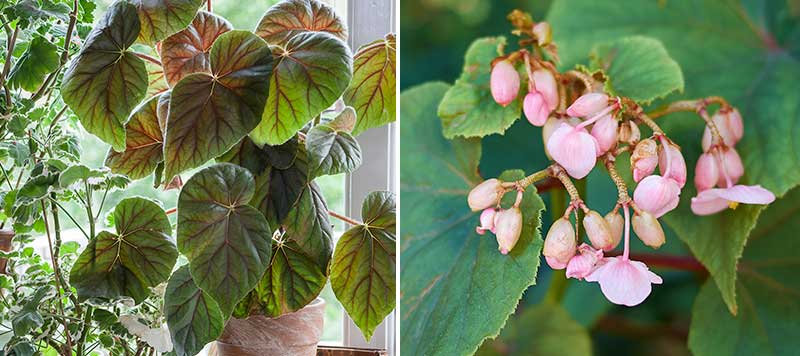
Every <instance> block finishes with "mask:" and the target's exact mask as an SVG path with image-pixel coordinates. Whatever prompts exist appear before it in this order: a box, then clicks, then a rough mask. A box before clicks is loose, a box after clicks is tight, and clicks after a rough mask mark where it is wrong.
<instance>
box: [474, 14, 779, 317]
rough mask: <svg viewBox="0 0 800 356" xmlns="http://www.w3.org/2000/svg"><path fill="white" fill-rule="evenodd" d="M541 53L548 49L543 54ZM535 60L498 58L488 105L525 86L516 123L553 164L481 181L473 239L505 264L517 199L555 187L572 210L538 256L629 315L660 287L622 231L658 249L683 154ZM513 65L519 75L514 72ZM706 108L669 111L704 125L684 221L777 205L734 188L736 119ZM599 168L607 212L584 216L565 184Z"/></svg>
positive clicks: (624, 105) (591, 85) (587, 87)
mask: <svg viewBox="0 0 800 356" xmlns="http://www.w3.org/2000/svg"><path fill="white" fill-rule="evenodd" d="M537 28H538V30H537ZM520 31H521V33H525V34H528V35H529V36H530V37H531V38H532V39H533V40H532V42H533V43H538V44H539V45H540V46H541V45H542V43H541V42H542V39H546V40H547V41H548V43H549V38H550V33H549V26H547V25H546V23H538V24H533V30H531V31H525V30H524V29H523V30H520ZM537 31H538V32H537ZM547 48H548V49H550V50H552V48H554V47H552V45H550V44H548V47H547ZM538 53H539V52H537V51H534V52H528V51H527V50H526V49H521V50H519V51H517V52H514V53H512V54H510V55H508V56H503V57H499V58H497V59H496V60H495V61H494V62H493V67H492V71H491V78H490V89H491V93H492V96H493V98H494V100H495V101H496V102H497V103H498V104H500V105H503V106H506V105H509V104H511V103H512V102H514V101H515V100H517V99H518V98H517V96H518V93H519V91H520V88H521V87H522V86H523V85H525V86H526V88H527V93H526V94H525V97H524V99H523V112H524V115H525V117H526V118H527V120H528V121H529V122H530V123H531V124H532V125H534V126H537V127H542V135H543V142H544V146H545V153H546V154H547V155H548V157H550V158H551V159H552V160H553V161H554V163H553V164H552V165H551V166H549V167H548V168H546V169H544V170H542V171H540V172H537V173H534V174H532V175H531V176H529V177H526V178H525V179H522V180H520V181H516V182H502V181H500V180H498V179H489V180H487V181H485V182H483V183H481V184H480V185H478V186H477V187H475V188H474V189H473V190H472V191H471V192H470V194H469V198H468V203H469V206H470V208H471V209H472V210H473V211H482V212H481V214H480V226H478V227H477V228H476V231H477V232H478V234H481V235H483V234H485V233H486V232H487V231H490V232H492V233H494V234H495V235H496V237H497V242H498V246H499V247H498V249H499V250H500V252H501V253H503V254H508V253H509V252H510V251H511V249H513V248H514V245H515V244H516V242H517V240H518V239H519V237H520V233H521V226H522V212H521V211H520V209H519V206H520V201H521V200H522V192H523V191H524V190H525V188H526V187H527V186H528V185H530V184H532V183H533V182H535V181H537V180H541V179H545V178H550V179H555V180H558V181H559V182H560V183H561V184H562V185H563V186H564V188H565V189H566V191H567V193H568V194H569V196H570V204H569V205H568V206H567V208H566V211H564V213H563V215H562V216H561V217H560V218H558V219H557V220H556V221H555V222H554V223H553V225H552V226H551V228H550V230H549V231H548V233H547V236H546V238H545V241H544V248H543V251H542V254H543V255H544V257H545V260H546V261H547V264H548V265H549V266H550V267H551V268H553V269H566V276H567V277H568V278H575V279H578V280H585V281H588V282H597V283H599V284H600V288H601V290H602V291H603V294H604V295H605V296H606V297H607V298H608V300H610V301H611V302H613V303H616V304H621V305H627V306H634V305H637V304H639V303H642V302H643V301H644V300H645V299H646V298H647V296H648V295H649V294H650V292H651V290H652V284H660V283H662V280H661V278H660V277H659V276H658V275H656V274H655V273H653V272H651V271H650V270H649V269H648V267H647V265H646V264H645V263H643V262H640V261H634V260H631V258H630V252H629V251H630V230H631V228H633V231H634V232H635V233H636V235H637V236H638V238H639V239H640V240H641V241H642V242H643V243H644V244H645V245H647V246H649V247H651V248H659V247H660V246H661V245H663V244H664V243H665V235H664V230H663V229H662V227H661V224H660V223H659V220H658V219H659V218H660V217H662V216H664V215H665V214H667V213H669V212H670V211H672V210H674V209H675V208H677V207H678V205H679V202H680V195H681V190H682V189H683V188H684V186H685V185H686V180H687V166H686V161H685V160H684V156H683V154H682V153H681V148H680V147H679V146H678V145H677V144H676V143H675V142H674V141H672V140H671V139H670V138H669V137H668V136H667V134H666V133H665V132H664V131H663V130H662V129H661V128H660V127H659V125H658V124H656V123H655V121H654V120H653V119H652V118H651V117H650V116H648V115H647V114H646V113H645V112H644V110H642V108H641V107H640V106H639V105H638V104H637V103H636V102H634V101H633V100H631V99H629V98H624V97H612V96H609V95H608V94H607V93H605V92H604V91H603V90H602V88H603V85H602V83H601V82H599V79H597V78H594V77H592V76H590V75H588V74H586V73H583V72H580V71H568V72H566V73H560V72H559V71H557V70H556V69H555V66H554V65H553V63H552V62H551V61H548V60H545V59H543V58H542V57H541V56H538ZM547 53H550V52H547ZM551 58H552V56H551ZM520 63H522V65H524V72H523V71H520V70H518V68H517V67H516V66H517V65H519V64H520ZM520 73H525V74H524V75H522V76H521V75H520ZM714 98H715V99H714V101H715V102H716V103H719V104H720V109H719V110H718V111H717V112H716V113H715V114H714V116H713V117H712V118H708V117H707V114H706V111H705V110H706V108H707V106H708V104H709V103H710V101H709V100H699V101H688V102H682V103H681V105H679V106H676V107H674V108H673V107H671V108H670V109H674V111H689V110H692V111H696V112H697V113H698V114H700V116H701V117H702V118H703V119H704V120H705V121H706V123H707V127H706V130H705V134H704V136H703V139H702V142H701V145H702V148H703V152H704V153H703V154H702V155H701V156H700V158H699V160H698V162H697V167H696V174H695V178H694V183H695V186H696V187H697V191H698V195H697V196H696V197H694V198H692V199H691V209H692V211H693V212H694V213H695V214H697V215H708V214H714V213H718V212H720V211H722V210H725V209H726V208H727V207H731V208H735V207H736V204H739V203H746V204H769V203H771V202H772V201H774V199H775V197H774V195H773V194H772V193H771V192H769V191H768V190H766V189H764V188H762V187H760V186H757V185H756V186H746V185H737V182H738V181H739V179H740V178H741V177H742V176H743V174H744V166H743V164H742V161H741V158H740V157H739V155H738V153H737V152H736V150H735V148H734V146H735V144H736V143H737V142H738V141H739V140H740V139H741V138H742V136H743V134H744V128H743V123H742V118H741V116H740V115H739V112H738V111H737V110H736V109H734V108H732V107H730V106H729V105H728V104H727V102H725V101H724V99H721V98H716V97H714ZM687 103H689V104H687ZM654 117H655V116H654ZM640 125H644V126H645V127H646V128H647V129H649V131H650V132H651V134H650V135H649V137H643V135H642V131H641V130H640V128H639V126H640ZM623 152H630V170H631V172H630V174H631V177H632V180H633V181H634V182H635V183H636V187H635V189H634V192H633V197H632V198H631V197H630V196H629V195H628V187H627V183H626V181H625V180H624V179H623V178H622V177H621V175H620V174H619V172H617V169H616V163H615V161H616V159H617V157H618V156H619V155H620V154H622V153H623ZM598 162H601V163H602V165H604V166H605V167H606V169H607V171H608V174H609V176H610V177H611V179H612V180H613V181H614V183H615V185H616V187H617V189H618V193H619V194H618V200H617V204H616V205H615V207H614V209H613V210H612V211H611V212H609V213H608V214H606V215H605V216H602V215H600V213H598V212H597V211H594V210H592V209H590V208H589V207H587V206H586V204H585V203H584V202H583V200H582V199H581V197H580V195H579V193H578V191H577V189H576V188H575V186H574V184H573V183H572V179H583V178H585V177H586V176H587V175H588V174H589V173H590V172H591V171H592V170H593V169H594V167H595V166H596V165H597V164H598ZM514 190H516V191H517V200H516V202H515V204H514V205H513V206H512V207H511V208H509V209H502V208H501V207H500V200H501V198H502V197H503V195H504V194H505V193H507V192H510V191H514ZM620 209H621V210H622V211H623V214H620V212H619V210H620ZM581 214H582V217H581V216H579V215H581ZM573 215H574V219H572V216H573ZM581 225H582V226H583V229H584V231H585V234H586V237H587V238H588V241H586V242H582V241H581V234H580V232H579V231H580V230H579V227H580V226H581ZM623 237H624V238H623ZM621 241H624V244H623V249H622V250H623V251H622V253H621V254H619V253H617V254H615V256H614V255H612V256H607V254H611V253H612V251H614V250H615V249H616V248H617V247H618V245H619V244H620V242H621Z"/></svg>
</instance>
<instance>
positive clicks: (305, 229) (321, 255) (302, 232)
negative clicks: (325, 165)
mask: <svg viewBox="0 0 800 356" xmlns="http://www.w3.org/2000/svg"><path fill="white" fill-rule="evenodd" d="M283 225H284V226H285V227H286V233H287V234H288V235H289V236H290V237H291V238H292V239H293V240H295V241H296V242H297V246H298V247H299V248H300V249H301V250H302V251H303V252H304V253H305V254H306V255H308V256H310V257H312V258H314V260H315V261H316V263H317V264H318V265H320V266H326V269H327V266H328V264H329V262H330V260H331V254H332V253H333V229H332V226H333V225H332V224H331V221H330V219H328V204H327V203H326V202H325V197H323V196H322V191H320V188H319V186H317V184H316V183H314V182H310V183H308V184H307V185H306V187H305V188H304V189H303V191H302V193H300V196H299V197H298V198H297V202H296V203H295V205H294V207H293V208H292V210H291V211H289V215H287V216H286V219H285V220H284V221H283Z"/></svg>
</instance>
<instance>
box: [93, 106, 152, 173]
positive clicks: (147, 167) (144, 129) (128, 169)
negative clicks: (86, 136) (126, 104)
mask: <svg viewBox="0 0 800 356" xmlns="http://www.w3.org/2000/svg"><path fill="white" fill-rule="evenodd" d="M159 100H160V97H159V96H154V97H152V98H150V99H149V100H148V101H146V102H145V103H144V104H142V105H141V106H139V108H138V109H137V110H136V111H134V113H133V115H131V118H130V120H128V122H127V123H126V124H125V135H126V139H125V146H126V147H125V151H122V152H117V151H114V150H113V149H112V150H109V151H108V155H106V163H105V164H106V166H107V167H108V168H111V171H112V172H114V173H119V174H124V175H126V176H128V178H130V179H141V178H144V177H147V176H149V175H150V174H151V173H153V171H154V170H155V169H156V166H158V164H159V163H161V162H162V161H164V154H163V151H162V145H163V142H164V139H163V136H162V131H161V126H160V125H159V123H158V121H159V119H158V102H159Z"/></svg>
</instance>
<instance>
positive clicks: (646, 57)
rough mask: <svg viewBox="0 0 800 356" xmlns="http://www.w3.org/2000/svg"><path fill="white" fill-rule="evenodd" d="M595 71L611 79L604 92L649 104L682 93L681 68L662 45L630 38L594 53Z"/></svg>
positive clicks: (644, 39) (600, 45) (620, 40)
mask: <svg viewBox="0 0 800 356" xmlns="http://www.w3.org/2000/svg"><path fill="white" fill-rule="evenodd" d="M591 57H592V66H593V68H597V69H602V70H603V72H604V73H605V74H606V75H607V76H608V78H609V79H608V81H606V83H605V90H606V92H608V93H609V94H612V95H621V96H627V97H629V98H631V99H633V100H636V101H637V102H641V103H644V104H648V103H650V102H651V101H653V100H655V99H658V98H663V97H665V96H667V95H669V94H670V93H672V92H674V91H683V73H682V72H681V67H680V65H678V63H677V62H675V60H674V59H672V57H670V56H669V54H668V53H667V50H666V49H665V48H664V45H663V44H662V43H661V41H659V40H657V39H654V38H650V37H644V36H631V37H625V38H621V39H618V40H616V41H612V42H609V43H603V44H599V45H597V46H595V47H594V48H593V49H592V54H591Z"/></svg>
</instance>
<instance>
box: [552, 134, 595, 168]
mask: <svg viewBox="0 0 800 356" xmlns="http://www.w3.org/2000/svg"><path fill="white" fill-rule="evenodd" d="M546 146H547V151H548V152H550V155H551V156H553V160H555V161H556V162H558V164H560V165H561V166H562V167H564V169H566V170H567V173H568V174H569V175H570V176H572V177H573V178H576V179H581V178H583V177H586V176H587V175H588V174H589V172H590V171H591V170H592V168H594V165H595V163H596V162H597V150H598V147H597V146H598V145H597V141H596V140H595V139H594V137H592V135H590V134H589V133H588V132H586V130H585V129H576V128H574V127H572V126H570V125H569V124H566V123H563V124H561V126H560V127H559V128H558V129H556V131H555V132H553V134H552V136H550V139H549V140H547V145H546Z"/></svg>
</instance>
